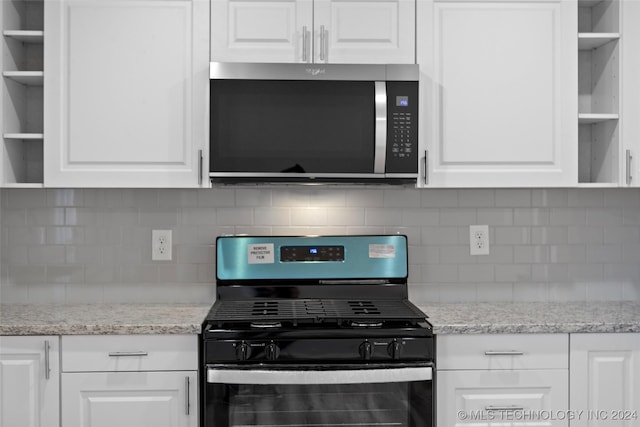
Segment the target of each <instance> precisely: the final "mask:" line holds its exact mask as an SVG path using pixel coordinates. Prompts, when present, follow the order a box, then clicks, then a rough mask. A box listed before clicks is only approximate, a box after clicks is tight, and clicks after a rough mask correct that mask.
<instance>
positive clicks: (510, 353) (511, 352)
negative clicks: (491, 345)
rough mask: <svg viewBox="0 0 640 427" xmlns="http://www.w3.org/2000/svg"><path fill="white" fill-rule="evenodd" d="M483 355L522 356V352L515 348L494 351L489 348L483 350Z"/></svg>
mask: <svg viewBox="0 0 640 427" xmlns="http://www.w3.org/2000/svg"><path fill="white" fill-rule="evenodd" d="M484 355H485V356H523V355H524V352H522V351H517V350H506V351H494V350H489V351H485V352H484Z"/></svg>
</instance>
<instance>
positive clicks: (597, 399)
mask: <svg viewBox="0 0 640 427" xmlns="http://www.w3.org/2000/svg"><path fill="white" fill-rule="evenodd" d="M570 364H571V378H570V387H571V408H572V409H573V410H575V411H579V413H580V414H581V416H580V417H579V419H576V420H575V421H573V422H572V423H571V426H572V427H586V426H621V427H622V426H624V427H632V426H633V427H639V426H640V333H617V334H572V335H571V360H570Z"/></svg>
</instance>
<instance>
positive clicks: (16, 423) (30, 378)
mask: <svg viewBox="0 0 640 427" xmlns="http://www.w3.org/2000/svg"><path fill="white" fill-rule="evenodd" d="M59 351H60V346H59V337H57V336H11V337H9V336H3V337H0V427H56V426H59V425H60V422H59V421H60V416H59V413H60V409H59V407H60V389H59V384H60V362H59V361H60V358H59Z"/></svg>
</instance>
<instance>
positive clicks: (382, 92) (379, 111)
mask: <svg viewBox="0 0 640 427" xmlns="http://www.w3.org/2000/svg"><path fill="white" fill-rule="evenodd" d="M375 104H376V128H375V140H376V145H375V153H374V163H373V172H374V173H385V165H386V163H387V83H386V82H375Z"/></svg>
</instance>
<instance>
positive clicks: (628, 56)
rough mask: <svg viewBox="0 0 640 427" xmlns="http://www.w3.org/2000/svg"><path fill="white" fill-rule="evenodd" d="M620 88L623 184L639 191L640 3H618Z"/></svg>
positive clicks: (628, 1)
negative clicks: (620, 57) (620, 40)
mask: <svg viewBox="0 0 640 427" xmlns="http://www.w3.org/2000/svg"><path fill="white" fill-rule="evenodd" d="M620 7H621V12H620V18H621V20H622V25H621V38H622V45H621V47H622V59H621V63H622V73H621V74H622V85H621V90H620V93H621V94H622V96H621V98H622V99H621V103H622V114H621V119H620V123H621V126H622V141H623V143H624V146H625V153H624V157H625V159H624V161H625V168H624V170H625V173H626V176H625V182H626V185H628V186H633V187H640V120H638V117H640V96H638V94H639V93H640V79H638V76H640V53H638V52H640V26H639V25H638V22H639V20H640V2H638V1H633V0H620Z"/></svg>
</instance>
